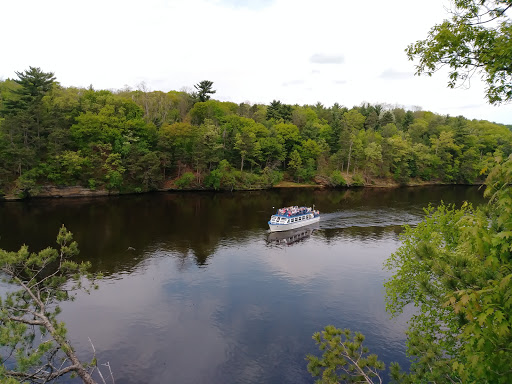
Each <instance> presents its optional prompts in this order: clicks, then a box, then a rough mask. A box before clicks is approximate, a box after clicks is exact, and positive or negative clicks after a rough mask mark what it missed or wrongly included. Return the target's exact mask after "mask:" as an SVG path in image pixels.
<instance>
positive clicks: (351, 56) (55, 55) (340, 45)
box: [0, 0, 512, 124]
mask: <svg viewBox="0 0 512 384" xmlns="http://www.w3.org/2000/svg"><path fill="white" fill-rule="evenodd" d="M449 8H450V1H449V0H429V1H425V0H421V1H420V0H388V1H382V0H365V1H353V0H352V1H348V0H315V1H305V0H246V1H243V0H145V1H138V0H137V1H135V0H87V1H83V0H73V1H69V0H47V1H41V0H17V1H7V0H4V1H1V2H0V14H1V15H2V31H3V36H2V49H1V52H2V54H1V56H0V79H7V78H15V77H16V74H15V71H23V70H25V69H28V67H29V66H32V67H40V68H41V69H42V70H43V71H46V72H54V73H55V76H56V77H57V81H59V82H60V83H61V84H62V85H63V86H77V87H88V86H89V85H92V86H93V87H94V89H114V90H115V89H120V88H125V87H126V86H128V87H130V88H132V89H136V88H137V87H138V86H140V84H141V83H144V84H145V86H146V88H148V89H150V90H159V91H165V92H167V91H170V90H188V91H192V90H193V85H194V84H197V83H199V82H200V81H202V80H210V81H213V82H214V85H213V88H214V89H215V90H216V91H217V93H216V94H215V95H214V98H215V99H218V100H222V101H233V102H236V103H241V102H249V103H263V104H269V103H270V102H271V101H272V100H274V99H275V100H280V101H281V102H283V103H286V104H301V105H302V104H316V103H317V102H321V103H322V104H323V105H325V106H331V105H333V104H334V103H336V102H337V103H339V104H341V105H344V106H346V107H348V108H351V107H352V106H357V105H361V104H362V103H367V102H368V103H371V104H376V103H379V104H385V105H389V106H393V107H394V106H402V107H405V108H407V109H422V110H428V111H432V112H435V113H438V114H441V115H450V116H459V115H462V116H465V117H466V118H469V119H482V120H489V121H494V122H497V123H503V124H512V104H505V105H501V106H491V105H489V104H488V103H487V102H486V99H485V86H484V84H483V83H482V81H481V80H480V79H479V77H478V76H474V77H473V79H472V80H471V84H470V87H469V88H467V87H465V88H459V89H449V88H448V87H447V82H448V77H447V71H443V70H441V71H439V72H438V73H436V74H435V75H434V76H432V77H428V76H421V77H419V76H415V75H414V72H415V65H414V63H413V62H411V61H409V60H408V58H407V56H406V54H405V52H404V50H405V48H406V47H407V45H409V44H411V43H413V42H415V41H417V40H420V39H424V38H426V37H427V34H428V31H429V30H430V28H431V27H432V26H434V25H435V24H437V23H440V22H442V20H443V19H445V18H448V17H449V14H448V9H449Z"/></svg>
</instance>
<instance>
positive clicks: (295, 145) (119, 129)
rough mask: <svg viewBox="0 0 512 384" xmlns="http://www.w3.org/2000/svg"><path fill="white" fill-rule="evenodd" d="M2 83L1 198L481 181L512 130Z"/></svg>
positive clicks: (39, 74)
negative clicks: (68, 190) (50, 192)
mask: <svg viewBox="0 0 512 384" xmlns="http://www.w3.org/2000/svg"><path fill="white" fill-rule="evenodd" d="M16 75H17V78H14V79H6V80H3V81H0V196H7V195H10V196H17V197H26V196H37V194H38V193H39V192H40V190H41V188H42V186H45V185H54V186H59V187H61V186H82V187H85V188H89V189H91V190H106V191H109V192H110V193H130V192H145V191H151V190H162V189H210V190H236V189H257V188H269V187H272V186H273V185H275V184H276V183H278V182H280V181H282V180H286V181H293V182H300V183H311V184H322V185H324V186H331V187H338V186H347V185H348V186H363V185H379V184H386V183H388V184H389V183H392V184H410V183H465V184H473V183H480V182H482V181H483V180H484V179H485V176H486V172H487V170H488V169H489V168H490V165H491V164H493V158H495V157H496V156H503V157H506V156H508V155H509V154H510V153H512V131H511V126H505V125H502V124H496V123H491V122H488V121H479V120H468V119H466V118H464V117H463V116H457V117H452V116H446V115H445V116H442V115H438V114H435V113H432V112H428V111H422V110H419V108H416V109H415V110H408V109H406V108H403V107H399V106H390V105H383V104H375V105H371V104H369V103H363V104H362V105H360V106H354V107H352V108H350V109H349V108H348V107H345V106H342V105H339V104H334V105H333V106H331V107H326V106H324V105H323V104H321V103H320V102H318V103H317V104H315V105H288V104H285V103H282V102H280V101H277V100H274V101H272V102H271V103H269V104H268V105H263V104H252V105H251V104H248V103H240V104H237V103H234V102H223V101H218V100H214V99H213V98H211V96H212V95H213V94H214V93H215V90H214V89H213V82H212V81H207V80H205V81H201V82H199V83H198V84H196V85H195V86H194V87H195V91H194V92H185V91H170V92H161V91H150V90H149V89H148V88H147V86H145V84H143V83H141V84H140V85H139V86H138V87H137V89H136V90H132V89H129V88H126V89H120V90H95V89H93V87H92V86H90V87H89V88H87V89H85V88H76V87H63V86H61V85H60V84H59V83H58V81H57V79H56V77H55V75H54V74H53V73H51V72H44V71H43V70H41V69H40V68H36V67H30V68H29V69H27V70H24V71H21V72H16Z"/></svg>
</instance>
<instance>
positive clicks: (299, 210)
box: [277, 205, 320, 216]
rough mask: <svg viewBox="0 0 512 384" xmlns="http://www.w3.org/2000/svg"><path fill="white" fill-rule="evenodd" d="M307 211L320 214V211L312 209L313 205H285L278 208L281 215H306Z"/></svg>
mask: <svg viewBox="0 0 512 384" xmlns="http://www.w3.org/2000/svg"><path fill="white" fill-rule="evenodd" d="M306 213H313V214H314V215H315V216H317V215H319V214H320V212H318V211H315V210H312V209H311V207H298V206H296V205H295V206H293V207H285V208H280V209H278V210H277V214H278V215H281V216H296V215H305V214H306Z"/></svg>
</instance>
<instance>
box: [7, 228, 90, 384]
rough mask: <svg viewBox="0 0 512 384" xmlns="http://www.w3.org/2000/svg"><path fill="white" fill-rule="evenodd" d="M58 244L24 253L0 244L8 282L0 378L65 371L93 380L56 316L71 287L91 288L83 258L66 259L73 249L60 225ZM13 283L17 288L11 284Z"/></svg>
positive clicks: (50, 376)
mask: <svg viewBox="0 0 512 384" xmlns="http://www.w3.org/2000/svg"><path fill="white" fill-rule="evenodd" d="M57 243H58V244H59V246H60V249H59V250H56V249H53V248H46V249H44V250H42V251H40V252H39V253H30V252H29V250H28V247H27V246H26V245H24V246H22V247H21V249H20V250H19V251H18V252H7V251H4V250H1V249H0V270H1V274H2V277H3V278H4V281H5V282H7V283H9V285H10V286H9V288H8V290H7V292H6V293H5V294H3V295H2V297H1V298H0V358H1V365H0V379H1V380H2V382H8V383H16V382H30V383H47V382H49V381H52V380H56V379H58V378H59V377H61V376H63V375H66V374H71V375H77V376H79V377H80V378H81V379H82V381H83V382H84V383H87V384H92V383H95V381H94V379H93V377H92V373H93V372H94V370H95V369H97V364H96V358H95V357H94V359H93V361H92V363H91V364H84V363H82V362H81V361H80V360H79V359H78V357H77V355H76V353H75V351H74V350H73V347H72V346H71V345H70V343H69V341H68V339H67V331H66V327H65V325H64V323H62V322H59V321H58V320H57V315H58V314H59V313H60V307H59V303H60V302H62V301H65V300H73V298H74V297H75V296H74V293H76V291H77V290H80V289H84V290H86V291H89V289H90V288H96V287H97V286H96V285H95V284H94V276H93V275H92V274H90V273H89V272H88V269H89V267H90V264H89V263H76V262H74V261H72V260H71V258H72V257H73V256H75V255H76V254H78V246H77V243H76V242H75V241H73V235H72V234H71V232H69V231H67V230H66V228H65V227H64V226H63V227H62V228H61V229H60V231H59V234H58V236H57ZM14 287H19V288H20V289H19V290H14V289H13V288H14Z"/></svg>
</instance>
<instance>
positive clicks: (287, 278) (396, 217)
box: [0, 186, 484, 384]
mask: <svg viewBox="0 0 512 384" xmlns="http://www.w3.org/2000/svg"><path fill="white" fill-rule="evenodd" d="M442 200H443V201H444V202H446V203H455V204H457V205H460V204H461V203H462V201H464V200H467V201H470V202H472V203H474V204H480V203H482V202H483V201H484V200H483V198H482V191H481V190H479V189H478V188H477V187H462V186H435V187H415V188H395V189H378V188H376V189H350V190H311V189H281V190H277V189H276V190H271V191H257V192H236V193H195V192H191V193H155V194H144V195H130V196H119V197H109V198H89V199H86V198H82V199H33V200H28V201H22V202H4V203H0V248H2V249H7V250H17V249H19V247H20V245H21V244H23V243H26V244H28V245H29V246H30V249H31V250H34V251H35V250H40V249H41V248H44V247H47V246H55V238H56V235H57V232H58V229H59V228H60V226H61V225H62V224H64V225H66V227H67V228H68V229H69V230H71V231H72V232H73V234H74V235H75V236H74V237H75V240H77V241H78V243H79V247H80V255H79V259H80V260H88V261H90V262H91V263H92V264H93V270H94V271H95V272H102V273H103V275H104V279H103V280H101V281H100V284H99V286H100V287H99V290H97V291H93V292H91V294H89V295H88V294H85V293H80V294H79V295H78V296H77V299H76V300H75V301H73V302H66V303H65V304H64V305H63V306H62V307H63V313H62V315H61V317H60V318H61V319H62V320H63V321H65V322H66V324H67V326H68V330H69V335H70V339H71V341H72V344H73V345H74V346H75V348H76V350H77V351H78V353H79V355H80V356H81V357H82V358H84V359H88V358H89V359H90V358H91V356H92V351H91V346H90V344H89V340H88V338H90V339H91V340H92V342H93V344H94V347H95V348H96V350H97V356H98V359H99V361H100V363H101V362H107V361H108V362H109V363H110V365H111V366H112V370H113V373H114V377H115V379H116V383H117V384H131V383H171V382H172V383H180V384H181V383H295V384H298V383H312V382H313V381H314V380H313V378H312V377H311V375H310V374H309V373H308V372H307V368H306V366H307V362H306V360H305V357H306V355H307V354H308V353H313V354H319V351H318V348H317V347H316V346H315V343H314V341H313V340H312V338H311V336H312V334H313V333H314V332H316V331H320V330H322V329H323V327H324V326H326V325H328V324H332V325H335V326H337V327H339V328H350V329H352V330H356V331H360V332H362V333H363V334H365V336H366V341H365V343H366V344H367V345H368V346H369V348H370V350H371V352H373V353H376V354H378V355H379V358H380V359H381V360H383V361H384V362H385V363H386V365H389V363H390V362H392V361H398V362H400V363H401V364H402V365H405V366H407V358H406V356H405V334H404V331H405V329H406V321H407V318H408V316H407V314H405V315H402V316H401V317H399V318H398V319H390V318H389V315H388V314H387V313H386V311H385V303H384V293H383V282H384V281H385V280H386V279H387V278H389V273H388V272H386V271H383V269H382V264H383V262H384V261H385V260H386V258H387V257H388V256H389V255H390V254H391V253H392V252H394V251H395V250H396V249H397V248H398V247H399V245H400V240H399V234H400V233H401V231H402V228H401V226H402V225H404V224H409V225H415V224H416V223H418V222H419V221H420V220H421V218H422V216H423V207H425V206H427V205H428V204H429V203H431V204H434V205H437V204H439V203H440V202H441V201H442ZM313 204H315V207H316V209H319V210H320V212H321V221H320V223H319V224H318V225H316V226H314V227H312V228H306V229H305V230H302V231H296V232H295V233H293V234H291V235H290V236H287V235H284V236H279V235H271V236H269V233H268V225H267V221H268V219H269V217H270V215H271V214H272V213H273V212H274V211H275V209H274V207H275V208H278V207H282V206H288V205H308V206H311V205H313ZM104 373H105V372H104ZM384 378H385V379H386V380H387V373H385V374H384Z"/></svg>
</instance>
